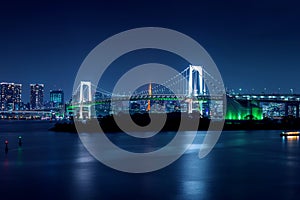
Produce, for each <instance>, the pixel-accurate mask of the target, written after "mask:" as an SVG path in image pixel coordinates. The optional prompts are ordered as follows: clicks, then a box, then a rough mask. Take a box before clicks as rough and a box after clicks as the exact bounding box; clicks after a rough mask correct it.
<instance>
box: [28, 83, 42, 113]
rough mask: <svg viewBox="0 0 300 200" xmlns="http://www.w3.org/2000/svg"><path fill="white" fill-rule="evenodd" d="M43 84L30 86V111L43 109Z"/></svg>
mask: <svg viewBox="0 0 300 200" xmlns="http://www.w3.org/2000/svg"><path fill="white" fill-rule="evenodd" d="M43 102H44V84H30V106H31V109H41V108H43Z"/></svg>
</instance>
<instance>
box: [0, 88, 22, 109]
mask: <svg viewBox="0 0 300 200" xmlns="http://www.w3.org/2000/svg"><path fill="white" fill-rule="evenodd" d="M0 92H1V97H0V106H1V107H0V109H1V110H19V109H20V104H21V101H22V100H21V99H22V98H21V97H22V84H15V83H5V82H2V83H0Z"/></svg>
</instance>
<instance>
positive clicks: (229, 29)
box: [0, 0, 300, 102]
mask: <svg viewBox="0 0 300 200" xmlns="http://www.w3.org/2000/svg"><path fill="white" fill-rule="evenodd" d="M299 21H300V3H298V1H296V0H285V1H274V0H243V1H241V0H228V1H225V0H224V1H217V0H209V1H208V0H205V1H202V0H187V1H183V0H180V1H179V0H178V1H176V0H172V1H169V0H160V1H155V0H152V1H143V0H139V1H125V0H124V1H121V0H120V1H116V0H110V1H75V2H74V1H62V0H61V1H30V0H29V1H14V0H12V1H6V2H2V3H1V6H0V36H1V37H0V67H1V72H0V81H1V82H2V81H7V82H18V83H22V84H23V85H24V86H23V90H24V92H23V93H24V95H23V101H24V102H27V101H28V99H29V95H28V94H29V84H30V83H44V84H45V85H46V88H45V91H46V97H47V98H48V96H49V94H48V92H49V90H50V89H55V88H56V89H58V88H62V89H63V90H64V91H65V93H66V99H68V98H69V97H70V95H71V90H72V86H73V81H74V78H75V74H76V72H77V70H78V68H79V67H80V65H81V63H82V61H83V59H84V58H85V57H86V56H87V54H88V53H89V52H90V51H91V50H92V49H93V48H94V47H95V46H96V45H98V44H99V43H100V42H101V41H103V40H105V39H106V38H108V37H110V36H112V35H114V34H116V33H119V32H121V31H124V30H127V29H131V28H137V27H145V26H159V27H166V28H171V29H174V30H177V31H180V32H182V33H184V34H187V35H189V36H190V37H192V38H194V39H195V40H197V41H198V42H199V43H200V44H201V45H202V46H203V47H204V48H205V49H206V50H207V51H208V53H209V54H210V55H211V57H212V58H213V59H214V61H215V62H216V64H217V66H218V68H219V70H220V72H221V74H222V76H223V80H224V82H225V85H226V87H228V88H234V89H237V88H243V89H244V90H246V89H247V90H248V91H250V90H251V89H252V88H255V91H257V92H261V91H263V90H264V88H265V87H266V88H267V91H270V92H278V88H279V87H280V88H281V91H282V92H286V93H287V92H288V91H289V89H290V88H293V89H294V91H295V92H297V93H300V88H299V82H300V81H299V76H300V61H299V58H300V23H299ZM142 57H143V56H142ZM133 58H134V59H136V58H138V59H140V60H138V61H136V60H135V61H134V62H133V61H132V60H131V61H130V62H129V61H128V60H130V59H128V58H127V59H126V58H124V59H125V60H127V61H128V62H124V66H122V62H119V64H118V67H120V69H122V67H126V66H125V65H129V64H134V65H135V64H142V63H144V62H146V61H147V62H148V61H155V60H156V59H157V61H159V62H162V63H167V64H174V65H176V66H174V67H175V68H177V69H178V70H180V69H184V68H185V67H187V66H182V65H184V64H185V63H184V62H183V61H180V60H178V62H177V63H174V62H175V61H177V60H176V59H172V61H173V63H171V62H170V61H169V60H168V59H170V58H169V56H165V57H163V56H160V55H159V54H156V56H151V59H149V58H147V56H144V59H143V58H141V56H135V57H133ZM163 59H166V60H163ZM127 67H128V66H127ZM112 76H114V74H112ZM116 76H117V75H116Z"/></svg>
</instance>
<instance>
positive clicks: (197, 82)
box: [187, 65, 206, 114]
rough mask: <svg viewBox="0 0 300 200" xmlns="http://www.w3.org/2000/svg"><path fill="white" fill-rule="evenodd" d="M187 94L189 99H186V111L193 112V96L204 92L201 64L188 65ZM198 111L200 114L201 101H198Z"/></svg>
mask: <svg viewBox="0 0 300 200" xmlns="http://www.w3.org/2000/svg"><path fill="white" fill-rule="evenodd" d="M187 91H188V94H187V96H188V97H189V99H188V100H187V103H188V113H192V112H193V97H196V96H199V95H205V94H206V87H205V84H204V78H203V68H202V66H195V65H190V66H189V77H188V90H187ZM199 104H200V112H201V114H202V103H200V102H199Z"/></svg>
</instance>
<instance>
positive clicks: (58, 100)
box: [50, 89, 64, 108]
mask: <svg viewBox="0 0 300 200" xmlns="http://www.w3.org/2000/svg"><path fill="white" fill-rule="evenodd" d="M50 104H51V106H52V107H54V108H61V107H63V105H64V92H63V91H62V90H61V89H59V90H50Z"/></svg>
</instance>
